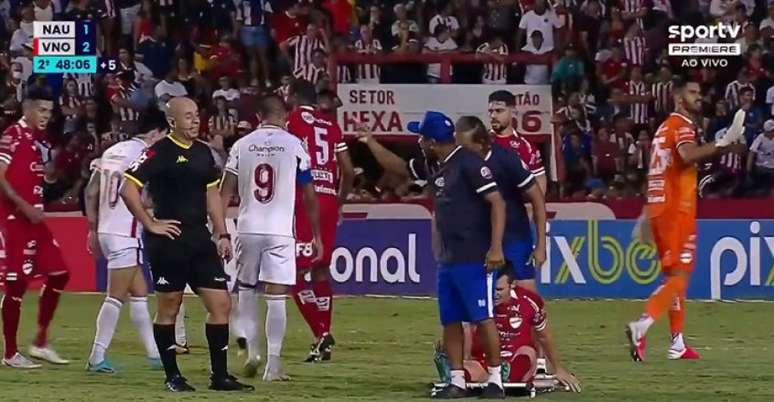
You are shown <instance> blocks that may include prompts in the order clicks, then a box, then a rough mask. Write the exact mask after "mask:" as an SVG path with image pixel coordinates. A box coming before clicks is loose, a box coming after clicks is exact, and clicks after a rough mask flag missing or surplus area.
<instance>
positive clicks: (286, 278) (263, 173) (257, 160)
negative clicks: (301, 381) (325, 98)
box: [221, 95, 322, 381]
mask: <svg viewBox="0 0 774 402" xmlns="http://www.w3.org/2000/svg"><path fill="white" fill-rule="evenodd" d="M258 109H259V114H260V116H261V121H262V122H263V123H262V124H261V126H260V127H258V129H256V130H255V131H253V132H252V133H250V134H248V135H247V136H245V137H243V138H241V139H240V140H238V141H237V142H236V143H235V144H234V146H233V147H232V148H231V152H230V153H229V157H228V162H226V167H225V172H224V174H223V184H222V187H221V197H222V198H223V200H224V203H227V202H228V200H230V199H231V196H232V195H233V194H234V193H235V192H238V195H239V199H240V203H239V217H238V219H237V247H236V254H237V285H238V286H239V307H238V312H237V315H238V317H239V321H240V323H241V324H240V326H241V328H242V329H243V330H244V331H245V335H246V337H247V361H246V362H245V374H246V375H248V376H254V375H256V374H257V370H258V363H259V361H258V351H257V348H258V345H257V342H256V334H257V327H258V311H257V303H256V298H257V287H258V285H259V284H261V283H262V284H264V285H265V290H264V295H265V296H264V297H265V299H266V306H267V311H266V344H267V355H268V360H267V363H266V369H265V370H264V373H263V380H264V381H275V380H288V379H289V377H288V376H287V375H286V374H285V372H284V370H283V369H282V365H281V362H280V351H281V350H282V342H283V339H284V337H285V327H286V323H287V316H286V310H285V297H286V294H287V292H288V289H289V287H290V286H293V285H294V284H295V283H296V241H295V237H294V234H293V220H294V218H293V216H294V212H295V206H294V205H295V200H296V186H297V185H299V186H300V187H301V189H302V192H303V197H304V209H305V210H306V213H307V215H308V216H309V221H310V223H311V226H312V231H313V233H314V243H313V247H314V248H315V251H316V252H317V254H318V255H320V251H321V250H322V243H321V240H320V239H321V236H320V216H319V210H318V206H317V196H316V195H315V192H314V185H313V183H312V174H311V170H310V158H309V154H308V152H307V150H306V148H305V146H304V144H303V142H301V140H300V139H298V138H297V137H296V136H294V135H292V134H290V133H288V132H287V131H285V129H284V128H282V127H283V126H284V125H285V121H286V118H287V113H288V111H287V107H286V106H285V103H284V102H283V101H282V99H281V98H279V97H278V96H276V95H269V96H267V97H265V98H264V99H262V100H261V101H260V103H259V105H258Z"/></svg>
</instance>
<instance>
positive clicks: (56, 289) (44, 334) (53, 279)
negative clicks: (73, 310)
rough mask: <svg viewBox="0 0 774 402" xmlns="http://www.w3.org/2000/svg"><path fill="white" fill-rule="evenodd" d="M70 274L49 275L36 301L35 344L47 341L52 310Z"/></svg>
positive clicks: (57, 302) (41, 345)
mask: <svg viewBox="0 0 774 402" xmlns="http://www.w3.org/2000/svg"><path fill="white" fill-rule="evenodd" d="M68 279H70V276H69V275H68V274H67V273H66V272H65V273H63V274H59V275H49V277H48V280H47V281H46V284H45V285H44V287H43V290H42V291H41V292H40V301H39V302H38V334H37V335H36V336H35V346H37V347H44V346H46V344H47V343H48V326H49V325H51V320H53V319H54V312H55V311H56V307H57V306H58V305H59V296H61V294H62V290H63V289H64V287H65V285H67V281H68Z"/></svg>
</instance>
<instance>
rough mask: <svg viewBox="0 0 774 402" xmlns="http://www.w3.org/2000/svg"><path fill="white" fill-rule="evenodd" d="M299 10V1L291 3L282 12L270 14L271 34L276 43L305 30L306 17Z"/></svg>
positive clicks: (301, 33) (300, 33)
mask: <svg viewBox="0 0 774 402" xmlns="http://www.w3.org/2000/svg"><path fill="white" fill-rule="evenodd" d="M300 12H301V6H300V5H299V3H293V4H291V5H290V6H288V8H287V9H286V10H285V11H284V12H282V13H278V14H274V15H272V17H271V36H272V38H273V39H274V41H275V42H276V43H282V42H285V41H286V40H288V39H290V38H292V37H294V36H299V35H303V33H304V32H306V24H307V22H306V18H305V17H304V16H302V15H301V14H300Z"/></svg>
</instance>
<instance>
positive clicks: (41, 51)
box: [32, 21, 118, 74]
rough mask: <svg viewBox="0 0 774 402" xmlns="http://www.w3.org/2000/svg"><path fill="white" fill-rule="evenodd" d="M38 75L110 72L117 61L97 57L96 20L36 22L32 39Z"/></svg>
mask: <svg viewBox="0 0 774 402" xmlns="http://www.w3.org/2000/svg"><path fill="white" fill-rule="evenodd" d="M32 54H33V57H32V72H33V73H35V74H68V73H69V74H94V73H110V72H114V71H115V70H116V69H117V64H118V63H117V61H116V60H115V59H114V58H110V57H98V56H97V32H96V27H95V26H94V22H93V21H80V22H75V21H35V22H34V23H33V39H32Z"/></svg>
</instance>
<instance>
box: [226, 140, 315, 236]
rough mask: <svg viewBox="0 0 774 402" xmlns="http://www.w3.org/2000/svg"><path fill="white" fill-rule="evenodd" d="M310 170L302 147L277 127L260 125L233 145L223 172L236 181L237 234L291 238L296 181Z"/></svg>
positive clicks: (306, 154) (307, 154) (305, 152)
mask: <svg viewBox="0 0 774 402" xmlns="http://www.w3.org/2000/svg"><path fill="white" fill-rule="evenodd" d="M309 169H310V158H309V153H308V152H307V151H306V148H305V147H304V144H303V143H302V142H301V140H299V139H298V138H297V137H295V136H294V135H292V134H290V133H288V132H287V131H285V130H284V129H282V128H280V127H277V126H270V125H263V126H261V127H259V128H258V129H257V130H255V131H253V132H252V133H250V134H248V135H246V136H245V137H243V138H241V139H239V140H238V141H237V142H236V143H234V146H233V147H232V148H231V152H230V153H229V156H228V161H227V162H226V167H225V170H226V172H227V173H231V174H234V175H236V176H237V178H238V187H239V198H240V203H239V218H238V219H237V233H252V234H267V235H277V236H287V237H294V235H293V214H294V208H295V202H296V180H297V176H298V174H299V173H300V172H306V171H308V170H309Z"/></svg>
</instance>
